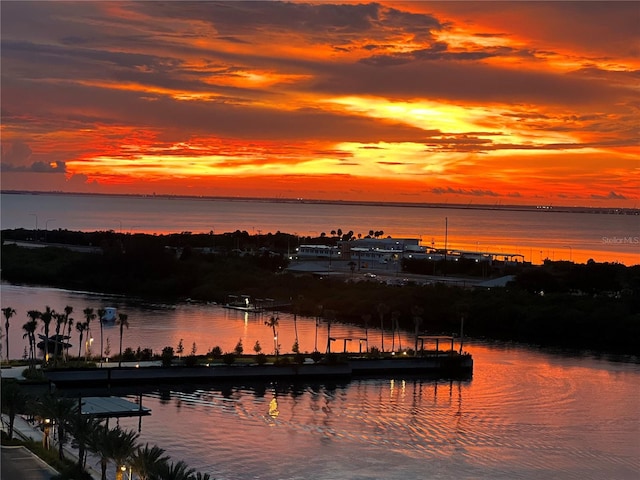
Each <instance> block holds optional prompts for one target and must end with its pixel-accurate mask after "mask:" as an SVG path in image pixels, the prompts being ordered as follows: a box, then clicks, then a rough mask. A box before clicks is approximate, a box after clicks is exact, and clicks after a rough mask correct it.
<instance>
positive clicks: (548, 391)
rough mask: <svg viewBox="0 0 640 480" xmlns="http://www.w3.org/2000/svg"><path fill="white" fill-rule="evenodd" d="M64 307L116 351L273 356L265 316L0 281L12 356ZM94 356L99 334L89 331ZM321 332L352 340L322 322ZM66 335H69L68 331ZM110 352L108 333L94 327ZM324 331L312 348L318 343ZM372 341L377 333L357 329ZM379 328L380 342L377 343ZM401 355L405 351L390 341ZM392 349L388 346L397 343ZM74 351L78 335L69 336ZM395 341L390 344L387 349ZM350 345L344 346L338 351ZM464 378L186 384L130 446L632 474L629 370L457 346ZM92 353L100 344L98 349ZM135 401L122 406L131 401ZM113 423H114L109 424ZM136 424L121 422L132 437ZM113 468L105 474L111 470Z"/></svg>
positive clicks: (533, 472) (332, 460)
mask: <svg viewBox="0 0 640 480" xmlns="http://www.w3.org/2000/svg"><path fill="white" fill-rule="evenodd" d="M45 305H49V306H51V307H52V308H54V309H56V310H62V309H63V308H64V306H65V305H71V306H73V307H74V310H75V311H76V314H75V317H76V318H81V313H79V312H81V311H82V310H83V309H84V308H86V307H92V308H96V309H97V308H99V307H102V306H111V305H115V306H117V307H118V308H119V309H120V311H122V312H126V313H127V314H128V315H129V321H130V325H131V326H130V328H129V330H126V331H125V337H124V345H125V346H127V345H128V346H131V347H133V348H136V347H137V346H138V345H139V346H141V347H143V348H144V347H150V348H153V349H154V350H156V351H157V350H159V349H161V348H162V347H163V346H165V345H171V346H173V347H174V348H175V347H176V346H177V344H178V342H179V341H180V339H183V343H184V345H185V351H187V352H188V351H190V349H191V348H192V345H193V342H196V348H197V352H198V353H204V352H206V351H207V350H209V349H210V348H211V347H212V346H215V345H219V346H220V347H221V348H222V349H223V350H225V351H229V350H232V349H233V347H234V346H235V344H236V343H237V342H238V340H239V339H242V341H243V344H244V346H245V350H246V351H251V348H252V346H253V344H254V343H255V341H256V340H258V341H259V342H260V343H261V345H262V346H263V348H264V351H266V352H270V351H272V350H273V338H272V335H271V331H270V329H269V328H268V327H266V326H265V325H264V318H263V317H260V316H255V315H244V314H241V313H239V312H234V311H229V310H225V309H222V308H219V307H217V306H214V305H193V304H181V305H146V304H140V303H137V302H131V301H128V300H126V299H122V298H114V297H111V298H108V297H105V296H102V295H94V294H90V293H82V292H70V291H65V290H57V289H51V288H36V287H18V286H12V285H6V284H3V285H2V307H5V306H11V307H13V308H15V309H16V311H17V314H16V316H15V317H14V319H13V320H12V324H11V329H10V341H11V347H10V348H11V352H10V353H11V356H12V357H18V356H21V352H22V350H23V348H24V345H25V344H24V340H23V339H22V331H21V325H22V324H23V323H25V322H26V320H27V316H26V311H27V310H29V309H34V308H35V309H43V308H44V306H45ZM297 327H298V334H299V337H300V346H301V349H302V350H307V351H311V350H313V349H314V346H315V342H316V326H315V321H314V320H313V319H299V320H298V322H297ZM92 330H93V337H94V339H95V340H94V344H93V345H94V351H96V350H95V349H96V348H97V347H96V343H97V342H98V341H99V329H98V328H96V327H94V328H93V329H92ZM331 332H332V335H334V334H335V335H336V336H351V335H353V336H354V337H355V336H361V335H362V333H363V332H362V331H361V330H360V329H359V328H356V327H352V326H348V325H340V326H338V325H336V324H334V325H333V326H332V330H331ZM74 335H75V333H74ZM105 338H109V339H110V343H111V345H112V351H115V346H116V345H117V344H118V332H117V327H106V328H105ZM326 338H327V332H326V325H324V324H322V325H321V326H320V327H319V330H318V343H319V345H320V347H319V348H320V349H321V350H322V349H323V347H324V345H326ZM369 338H370V343H371V345H379V342H380V332H379V330H373V331H371V332H370V336H369ZM294 339H295V334H294V331H293V318H292V317H291V316H289V315H287V314H280V328H279V341H280V343H281V345H282V348H283V350H290V346H291V345H292V344H293V341H294ZM389 339H390V332H386V334H385V345H389V343H388V342H389ZM400 341H401V342H402V346H403V347H406V346H407V345H410V344H411V339H410V337H409V336H403V337H402V338H401V339H400ZM396 342H398V339H397V338H396ZM71 343H73V344H74V349H75V348H76V346H77V339H76V338H72V339H71ZM396 344H397V343H396ZM350 348H351V349H353V350H356V349H357V346H356V345H353V346H351V347H350ZM465 349H467V350H468V351H470V352H471V353H472V354H473V355H474V360H475V370H474V376H473V379H472V380H469V381H454V382H450V381H442V380H441V381H433V380H415V379H410V378H402V377H397V378H392V379H384V380H357V381H352V382H350V383H346V384H338V385H299V386H296V387H295V388H293V387H291V386H289V385H276V384H269V385H264V386H262V387H260V388H256V387H248V386H247V387H240V386H238V387H227V388H225V389H220V388H212V387H211V386H200V387H199V386H186V387H181V388H173V389H164V390H158V391H156V392H150V393H145V394H144V396H143V398H142V401H143V404H144V405H145V406H147V407H149V408H151V409H152V414H151V415H150V416H148V417H144V418H143V419H142V421H141V437H140V440H141V441H142V442H147V441H148V442H149V443H151V444H157V445H158V446H160V447H162V448H164V449H166V450H167V453H168V454H169V455H170V456H171V458H172V459H174V460H185V461H186V462H187V463H188V464H189V465H190V466H192V467H194V468H196V469H197V470H199V471H202V472H209V473H211V474H212V477H215V478H218V479H221V480H222V479H229V480H230V479H238V480H240V479H242V480H244V479H266V480H275V479H292V480H293V479H301V480H302V479H318V480H320V479H323V480H324V479H354V480H355V479H357V480H362V479H403V480H406V479H419V478H434V479H542V478H553V479H581V480H582V479H635V478H638V473H640V442H639V439H640V426H639V424H640V403H639V400H638V399H639V396H638V393H639V392H640V364H639V363H637V361H633V359H627V360H626V361H614V359H609V358H597V357H594V356H589V355H584V356H570V355H564V354H554V353H548V352H541V351H539V350H537V349H533V348H527V347H521V346H520V347H515V346H505V345H491V344H487V343H482V342H478V341H470V342H469V343H468V344H467V346H466V347H465ZM98 350H99V348H98ZM130 398H131V400H135V397H130ZM112 421H113V420H112ZM138 422H139V421H138V419H135V418H132V419H121V420H120V421H119V423H120V425H121V426H122V427H125V428H131V429H138V427H139V423H138ZM112 470H113V468H112V467H110V473H113V472H112Z"/></svg>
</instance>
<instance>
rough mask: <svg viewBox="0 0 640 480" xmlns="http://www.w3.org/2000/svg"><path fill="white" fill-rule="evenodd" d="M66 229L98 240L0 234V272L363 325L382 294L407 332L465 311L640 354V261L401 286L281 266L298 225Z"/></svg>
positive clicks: (512, 332)
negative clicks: (146, 231)
mask: <svg viewBox="0 0 640 480" xmlns="http://www.w3.org/2000/svg"><path fill="white" fill-rule="evenodd" d="M2 233H3V240H6V239H9V238H16V237H19V234H20V233H21V234H22V235H23V236H25V238H27V237H28V233H29V232H28V231H21V230H17V231H16V230H12V231H3V232H2ZM54 233H55V234H56V235H60V238H56V237H54V236H53V234H54ZM63 233H64V232H63V231H56V232H49V235H50V238H49V239H50V241H58V242H60V243H63V241H67V240H69V241H70V240H73V241H74V242H77V243H78V244H83V245H87V244H93V245H97V244H99V245H102V246H103V248H102V249H101V250H100V251H99V252H96V253H79V252H73V251H70V250H68V249H65V248H54V247H47V248H38V249H28V248H21V247H18V246H15V245H4V244H3V246H2V279H3V280H5V281H9V282H12V283H25V284H39V285H53V286H58V287H63V288H71V289H82V290H93V291H101V292H107V293H119V294H124V295H130V296H138V297H144V298H148V299H162V300H163V301H178V300H180V299H185V298H190V299H192V300H194V301H217V302H224V301H225V300H226V298H227V296H228V295H229V294H237V293H239V292H242V293H243V294H247V295H251V296H254V297H259V298H275V299H280V300H288V301H291V303H294V304H295V309H296V313H298V314H300V315H306V316H310V317H315V316H323V315H324V312H326V311H333V312H335V316H336V320H338V321H341V322H348V323H353V324H358V325H362V324H364V322H365V320H364V318H365V317H367V315H369V319H376V320H370V321H371V322H372V323H370V326H372V325H374V324H375V323H376V322H377V323H378V325H379V321H378V320H377V319H378V318H379V316H378V313H377V311H376V307H377V305H379V304H381V303H383V304H385V305H386V306H388V310H389V313H388V314H387V315H386V317H385V319H383V321H384V322H386V328H390V327H391V323H390V322H391V317H392V314H394V318H395V319H396V320H397V325H398V326H399V328H400V329H403V330H406V331H411V332H413V331H414V329H415V328H416V323H415V322H416V314H415V312H416V311H419V312H422V313H421V314H420V315H419V317H420V329H421V331H425V332H427V333H430V334H438V333H446V334H451V333H453V332H459V330H460V324H461V318H462V317H464V330H465V334H467V335H470V336H473V337H485V338H490V339H498V340H508V341H518V342H525V343H530V344H537V345H545V346H557V347H566V348H578V349H591V350H596V351H603V352H618V353H628V354H640V344H639V341H638V339H640V266H634V267H626V266H624V265H620V264H607V263H595V262H592V261H589V262H587V263H586V264H574V263H571V262H549V261H547V262H546V263H545V264H544V265H543V266H521V267H520V268H519V269H518V270H517V271H514V272H513V273H515V280H514V281H513V282H512V283H511V284H509V285H508V286H507V287H505V288H494V289H490V290H489V289H486V290H483V289H464V288H459V287H454V286H448V285H444V284H434V285H417V284H415V283H409V284H407V285H404V286H401V287H400V286H390V285H386V284H382V283H378V282H375V281H369V282H354V283H352V282H345V281H344V279H340V278H333V277H327V278H319V277H315V276H310V275H309V276H304V275H303V276H300V275H294V274H291V273H286V272H285V267H286V265H287V255H286V253H287V251H288V250H289V249H293V246H294V245H295V242H296V241H297V237H295V236H292V235H288V234H283V233H279V232H278V233H276V234H268V235H259V236H251V235H249V234H248V233H247V232H239V231H237V232H234V233H228V234H220V235H213V234H202V235H192V234H189V233H188V232H187V233H183V234H174V235H166V236H163V235H142V234H137V235H121V234H115V233H114V232H96V233H87V234H78V233H77V232H67V233H68V236H67V235H65V236H63ZM374 233H375V232H374ZM54 238H56V239H55V240H54ZM322 238H326V237H322ZM313 241H314V242H315V241H316V240H315V239H314V240H313ZM476 265H477V264H476ZM463 267H464V266H463ZM463 267H460V268H463ZM416 268H417V267H416ZM426 268H427V270H428V268H431V269H433V268H434V267H433V264H431V265H427V266H426ZM436 268H438V266H437V265H436ZM446 268H447V271H449V272H451V270H449V268H450V267H449V266H447V267H446ZM465 268H469V269H474V268H476V267H475V266H474V265H466V267H465ZM423 273H427V274H428V273H430V272H429V271H425V272H423ZM479 274H480V275H484V274H485V272H482V271H480V272H479ZM394 312H395V313H394ZM125 353H126V352H125ZM227 361H232V360H231V358H227Z"/></svg>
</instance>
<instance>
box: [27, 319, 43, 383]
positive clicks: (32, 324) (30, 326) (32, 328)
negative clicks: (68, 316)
mask: <svg viewBox="0 0 640 480" xmlns="http://www.w3.org/2000/svg"><path fill="white" fill-rule="evenodd" d="M41 315H42V313H40V311H39V310H29V311H28V312H27V316H28V317H29V321H28V322H27V323H25V324H24V325H23V326H22V328H23V329H24V330H25V331H26V332H27V333H26V334H25V335H23V336H22V338H24V337H25V336H28V338H29V351H30V356H31V370H35V367H36V365H35V362H36V329H37V328H38V319H39V318H40V316H41Z"/></svg>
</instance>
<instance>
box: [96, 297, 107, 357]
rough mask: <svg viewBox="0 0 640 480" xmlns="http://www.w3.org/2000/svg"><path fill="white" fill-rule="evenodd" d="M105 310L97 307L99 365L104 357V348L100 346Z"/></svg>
mask: <svg viewBox="0 0 640 480" xmlns="http://www.w3.org/2000/svg"><path fill="white" fill-rule="evenodd" d="M106 313H107V311H106V310H105V309H104V308H99V309H98V321H99V322H100V365H102V357H104V350H103V346H102V323H103V322H102V319H103V318H104V315H105V314H106Z"/></svg>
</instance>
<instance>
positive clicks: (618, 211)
mask: <svg viewBox="0 0 640 480" xmlns="http://www.w3.org/2000/svg"><path fill="white" fill-rule="evenodd" d="M0 193H3V194H10V195H67V196H94V197H120V198H163V199H191V200H224V201H232V202H264V203H308V204H317V205H363V206H377V207H403V208H450V209H462V210H507V211H515V212H517V211H521V212H536V211H539V212H557V213H589V214H599V215H602V214H606V215H640V208H628V207H589V206H565V205H555V206H554V205H548V204H539V205H514V204H510V205H507V204H504V205H503V204H501V203H499V202H498V203H495V204H493V205H491V204H481V203H478V204H473V203H471V202H469V203H468V204H463V203H446V202H445V203H421V202H376V201H364V200H323V199H313V198H280V197H277V198H274V197H227V196H207V195H168V194H153V195H146V194H134V193H130V194H127V193H86V192H61V191H31V190H0Z"/></svg>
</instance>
